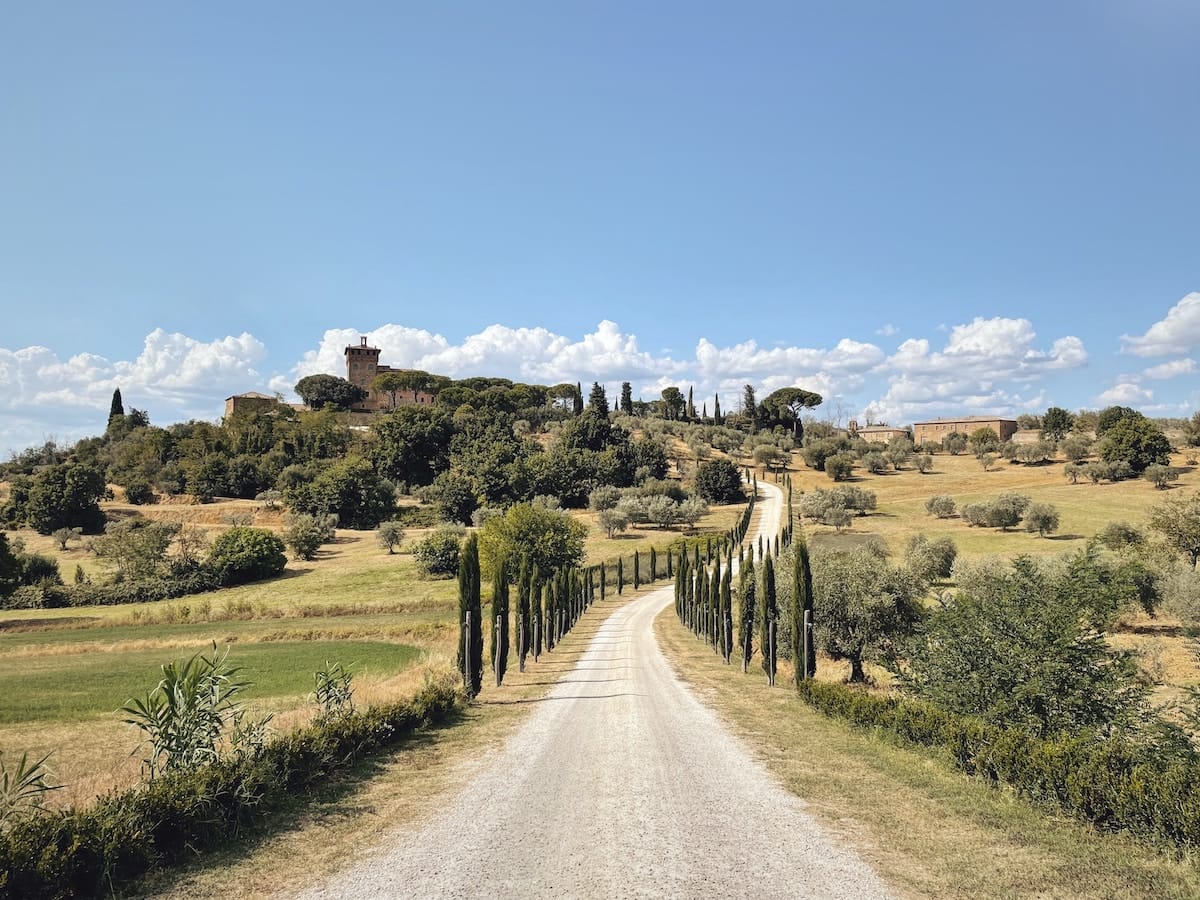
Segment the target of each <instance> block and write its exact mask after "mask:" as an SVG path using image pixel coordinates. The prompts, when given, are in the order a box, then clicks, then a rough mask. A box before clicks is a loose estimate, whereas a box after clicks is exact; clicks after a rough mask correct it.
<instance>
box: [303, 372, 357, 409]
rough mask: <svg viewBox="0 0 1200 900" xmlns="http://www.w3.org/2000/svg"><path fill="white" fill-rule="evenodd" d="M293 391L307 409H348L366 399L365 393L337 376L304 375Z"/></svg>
mask: <svg viewBox="0 0 1200 900" xmlns="http://www.w3.org/2000/svg"><path fill="white" fill-rule="evenodd" d="M294 390H295V391H296V394H297V395H298V396H299V397H300V399H301V400H303V401H304V405H305V406H307V407H308V408H309V409H321V408H323V407H325V406H332V407H333V408H335V409H349V408H350V407H351V406H353V405H354V404H355V403H361V402H362V401H364V400H366V399H367V392H366V391H364V390H363V389H362V388H360V387H359V386H358V385H356V384H351V383H350V382H349V381H347V380H346V379H345V378H339V377H338V376H337V375H306V376H305V377H304V378H301V379H300V380H299V381H297V382H296V387H295V388H294Z"/></svg>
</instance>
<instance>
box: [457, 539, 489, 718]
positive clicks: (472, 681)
mask: <svg viewBox="0 0 1200 900" xmlns="http://www.w3.org/2000/svg"><path fill="white" fill-rule="evenodd" d="M479 578H480V575H479V541H478V540H477V539H476V537H475V535H474V534H470V535H468V536H467V540H466V542H465V543H464V544H463V549H462V553H461V554H460V556H459V560H458V625H459V630H458V634H459V637H458V671H459V672H460V673H461V674H462V677H463V688H464V689H465V690H466V692H467V696H468V697H477V696H478V695H479V692H480V690H482V688H483V622H482V621H481V618H482V610H481V608H480V607H481V603H480V584H479Z"/></svg>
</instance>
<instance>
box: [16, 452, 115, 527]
mask: <svg viewBox="0 0 1200 900" xmlns="http://www.w3.org/2000/svg"><path fill="white" fill-rule="evenodd" d="M107 491H108V487H107V485H105V483H104V473H103V472H102V471H101V470H100V469H99V468H97V467H95V466H91V465H83V464H76V463H61V464H58V465H52V466H48V467H47V468H45V469H43V470H42V471H40V472H38V473H37V474H36V475H34V476H33V481H32V483H31V484H30V486H29V494H28V499H26V500H25V503H24V514H25V518H26V519H27V520H28V522H29V524H30V525H31V526H32V527H33V528H34V530H35V531H37V532H38V534H52V533H53V532H54V531H56V530H57V529H59V528H81V529H82V530H83V532H84V533H85V534H96V533H98V532H100V531H102V530H103V529H104V513H103V512H101V511H100V500H101V499H102V498H103V497H104V496H105V495H106V494H107Z"/></svg>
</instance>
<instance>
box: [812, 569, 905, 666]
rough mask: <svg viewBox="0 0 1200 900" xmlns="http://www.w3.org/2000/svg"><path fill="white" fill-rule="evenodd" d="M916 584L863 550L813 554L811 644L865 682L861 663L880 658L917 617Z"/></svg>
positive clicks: (901, 572)
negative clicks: (813, 623)
mask: <svg viewBox="0 0 1200 900" xmlns="http://www.w3.org/2000/svg"><path fill="white" fill-rule="evenodd" d="M922 590H923V586H922V584H921V583H920V582H919V581H918V579H917V578H915V577H914V576H913V575H912V574H911V573H910V572H908V571H907V570H906V569H899V568H895V567H893V566H890V565H888V563H887V561H886V560H883V559H881V558H880V557H879V556H877V555H876V554H874V553H872V552H870V551H869V550H854V551H852V552H849V553H818V554H816V556H815V557H814V559H813V595H814V601H815V603H814V605H815V616H816V639H817V643H818V644H819V645H820V646H821V648H822V649H823V650H824V651H825V653H826V654H827V655H829V656H830V657H831V658H833V659H839V660H841V659H844V660H847V661H848V662H849V663H850V681H851V682H856V683H861V682H865V681H866V671H865V670H864V668H863V663H864V661H866V660H868V659H873V658H881V657H883V656H885V655H886V654H887V653H888V651H889V650H890V649H891V648H892V647H893V645H894V643H895V641H896V640H897V639H899V638H901V637H903V636H904V635H906V634H908V633H910V632H911V631H912V629H913V627H914V626H915V625H916V623H917V622H918V621H919V620H920V617H921V606H920V603H919V600H918V598H919V596H920V594H921V592H922Z"/></svg>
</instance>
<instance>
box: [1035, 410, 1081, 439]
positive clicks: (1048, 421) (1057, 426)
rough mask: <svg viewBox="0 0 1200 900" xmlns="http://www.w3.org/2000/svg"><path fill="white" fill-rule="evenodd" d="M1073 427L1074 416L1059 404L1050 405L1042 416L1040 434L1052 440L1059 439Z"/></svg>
mask: <svg viewBox="0 0 1200 900" xmlns="http://www.w3.org/2000/svg"><path fill="white" fill-rule="evenodd" d="M1074 427H1075V417H1074V416H1073V415H1071V414H1070V413H1069V412H1067V411H1066V410H1065V409H1063V408H1062V407H1061V406H1052V407H1050V408H1049V409H1048V410H1046V414H1045V415H1044V416H1042V434H1043V435H1045V436H1046V437H1048V438H1050V440H1052V441H1061V440H1062V439H1063V438H1064V437H1066V436H1067V433H1068V432H1070V430H1071V429H1072V428H1074Z"/></svg>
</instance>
